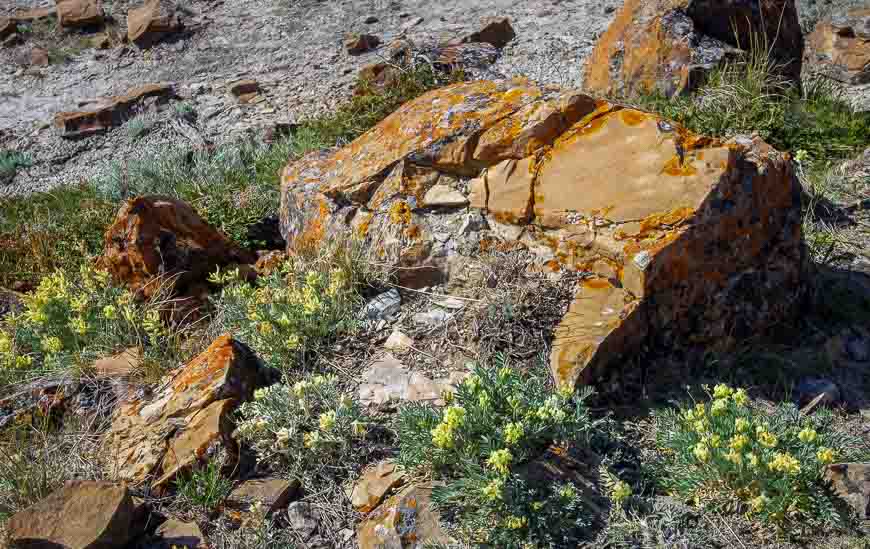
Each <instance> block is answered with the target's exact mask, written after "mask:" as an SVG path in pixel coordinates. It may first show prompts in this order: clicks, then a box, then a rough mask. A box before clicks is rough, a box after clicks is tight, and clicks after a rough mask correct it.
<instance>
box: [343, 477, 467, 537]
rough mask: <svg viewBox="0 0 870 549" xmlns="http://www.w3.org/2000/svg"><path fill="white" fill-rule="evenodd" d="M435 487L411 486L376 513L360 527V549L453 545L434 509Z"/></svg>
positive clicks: (380, 507) (430, 485)
mask: <svg viewBox="0 0 870 549" xmlns="http://www.w3.org/2000/svg"><path fill="white" fill-rule="evenodd" d="M433 487H434V484H432V483H423V484H412V485H410V486H408V487H406V488H404V489H403V490H402V491H400V492H399V493H398V494H396V495H395V496H393V497H391V498H390V499H388V500H387V501H386V502H384V503H383V504H381V505H380V506H379V507H378V508H377V509H375V510H374V511H373V512H372V513H371V515H369V517H368V518H367V519H366V520H364V521H363V522H362V523H361V524H360V525H359V526H358V527H357V531H356V533H357V542H358V543H359V549H382V548H384V547H390V548H391V549H392V548H395V549H412V548H417V547H426V546H428V545H429V544H432V545H441V544H448V543H451V542H453V540H452V539H451V538H450V536H449V535H447V533H446V532H445V531H444V530H443V529H442V528H441V525H440V523H439V516H438V512H437V511H435V509H434V508H433V507H432V503H431V502H432V488H433Z"/></svg>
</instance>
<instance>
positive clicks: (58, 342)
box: [0, 266, 174, 384]
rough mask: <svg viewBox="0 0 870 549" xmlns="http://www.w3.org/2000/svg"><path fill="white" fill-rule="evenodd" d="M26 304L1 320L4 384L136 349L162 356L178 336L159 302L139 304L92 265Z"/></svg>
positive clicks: (58, 277)
mask: <svg viewBox="0 0 870 549" xmlns="http://www.w3.org/2000/svg"><path fill="white" fill-rule="evenodd" d="M23 301H24V310H23V311H22V312H21V313H13V314H10V315H7V316H6V317H5V318H4V319H3V320H2V322H0V384H5V383H9V382H13V381H20V380H22V379H26V378H27V377H29V376H30V375H34V374H39V373H45V372H50V371H58V370H64V369H69V368H75V367H82V366H87V365H88V364H90V363H91V362H92V361H93V360H94V359H96V358H99V357H101V356H105V355H106V354H109V353H112V352H115V351H118V350H120V349H122V348H125V347H130V346H134V345H136V346H143V347H146V349H152V350H157V352H160V349H163V348H168V347H171V346H170V345H164V343H165V342H166V341H167V340H168V339H169V338H171V337H174V336H173V334H172V333H171V332H170V330H169V329H168V328H167V327H166V326H165V325H164V324H163V322H162V321H161V317H160V307H161V305H162V303H161V302H160V301H159V300H153V301H149V302H146V303H138V302H137V301H136V300H135V297H134V295H133V294H132V293H131V292H129V291H128V290H127V289H125V288H120V287H117V286H113V285H112V284H111V282H110V280H109V274H108V273H107V272H105V271H100V270H95V269H94V268H93V267H89V266H82V268H81V270H80V272H79V273H78V275H76V276H70V275H68V274H66V273H65V272H64V271H61V270H58V271H55V272H54V273H53V274H51V275H48V276H46V277H44V278H43V279H42V280H41V281H40V284H39V286H38V287H37V289H36V291H35V292H33V293H32V294H28V295H26V296H24V298H23Z"/></svg>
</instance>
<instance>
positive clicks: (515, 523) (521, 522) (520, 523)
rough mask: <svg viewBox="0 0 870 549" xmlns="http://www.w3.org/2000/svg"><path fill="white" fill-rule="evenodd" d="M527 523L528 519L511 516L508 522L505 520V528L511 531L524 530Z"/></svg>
mask: <svg viewBox="0 0 870 549" xmlns="http://www.w3.org/2000/svg"><path fill="white" fill-rule="evenodd" d="M527 522H528V521H527V520H526V517H518V516H515V515H511V516H509V517H508V518H507V520H505V527H507V528H508V529H509V530H519V529H520V528H523V527H524V526H525V525H526V523H527Z"/></svg>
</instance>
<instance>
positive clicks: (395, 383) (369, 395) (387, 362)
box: [359, 353, 463, 406]
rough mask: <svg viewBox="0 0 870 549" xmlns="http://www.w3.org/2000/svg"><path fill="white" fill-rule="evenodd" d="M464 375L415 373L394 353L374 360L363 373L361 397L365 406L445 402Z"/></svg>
mask: <svg viewBox="0 0 870 549" xmlns="http://www.w3.org/2000/svg"><path fill="white" fill-rule="evenodd" d="M462 377H463V374H462V373H461V372H454V373H453V374H451V376H450V377H448V378H443V379H431V378H429V377H427V376H425V375H423V374H421V373H419V372H411V371H409V370H408V368H407V367H406V366H405V365H404V364H402V363H401V362H400V361H399V360H398V359H396V358H395V357H394V356H393V355H391V354H389V353H388V354H386V355H385V356H384V357H382V358H380V359H378V360H376V361H374V362H373V363H372V364H371V366H369V367H368V368H366V370H365V371H364V372H363V374H362V383H361V384H360V387H359V399H360V402H362V403H363V404H364V405H368V406H372V405H373V406H382V405H385V404H390V403H397V402H428V403H431V404H435V405H443V404H444V400H443V396H444V393H445V392H453V391H454V390H455V388H456V385H457V384H458V383H459V382H461V381H462Z"/></svg>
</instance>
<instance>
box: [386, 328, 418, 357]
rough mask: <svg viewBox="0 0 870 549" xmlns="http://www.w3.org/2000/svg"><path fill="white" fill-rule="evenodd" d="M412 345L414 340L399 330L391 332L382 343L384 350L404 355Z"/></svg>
mask: <svg viewBox="0 0 870 549" xmlns="http://www.w3.org/2000/svg"><path fill="white" fill-rule="evenodd" d="M413 345H414V340H413V339H411V338H410V337H408V336H407V335H406V334H404V333H402V332H400V331H399V330H393V332H392V333H391V334H390V337H388V338H387V340H386V341H385V342H384V349H386V350H388V351H392V352H394V353H404V352H406V351H408V350H409V349H410V348H411V347H412V346H413Z"/></svg>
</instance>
